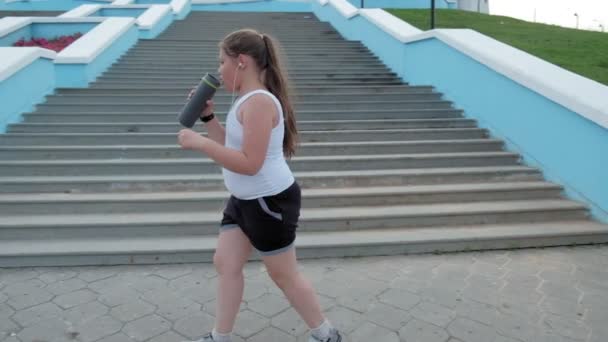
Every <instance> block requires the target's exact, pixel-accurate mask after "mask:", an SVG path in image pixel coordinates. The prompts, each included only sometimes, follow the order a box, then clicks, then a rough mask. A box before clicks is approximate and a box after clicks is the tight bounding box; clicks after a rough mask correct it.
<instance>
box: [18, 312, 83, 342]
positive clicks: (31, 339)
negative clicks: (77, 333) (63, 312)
mask: <svg viewBox="0 0 608 342" xmlns="http://www.w3.org/2000/svg"><path fill="white" fill-rule="evenodd" d="M69 328H70V327H69V326H68V325H67V324H66V323H65V322H64V321H63V320H62V319H60V318H57V317H55V318H51V319H47V320H44V321H41V322H38V323H36V324H33V325H31V326H29V327H27V328H25V329H23V330H21V331H19V332H18V333H17V336H16V337H17V338H18V339H19V340H21V341H23V342H35V341H53V340H56V339H62V338H66V337H67V334H69V332H70V331H69ZM86 342H89V341H86Z"/></svg>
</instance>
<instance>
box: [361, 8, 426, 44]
mask: <svg viewBox="0 0 608 342" xmlns="http://www.w3.org/2000/svg"><path fill="white" fill-rule="evenodd" d="M359 14H360V15H361V16H362V17H364V18H365V19H367V20H368V21H369V22H370V23H372V24H374V25H376V26H378V28H380V29H381V30H384V31H385V32H386V33H388V34H390V35H391V36H393V37H395V38H396V39H397V40H399V41H401V42H406V41H407V40H408V39H410V38H411V37H412V36H414V35H417V34H421V33H422V32H423V31H422V30H420V29H418V28H417V27H415V26H413V25H410V24H408V23H406V22H405V21H403V20H401V19H399V18H397V17H395V16H394V15H392V14H390V13H388V12H386V11H385V10H382V9H379V8H373V9H360V10H359Z"/></svg>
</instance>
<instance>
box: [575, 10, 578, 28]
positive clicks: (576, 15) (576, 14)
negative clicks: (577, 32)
mask: <svg viewBox="0 0 608 342" xmlns="http://www.w3.org/2000/svg"><path fill="white" fill-rule="evenodd" d="M574 16H575V17H576V28H577V29H578V19H579V17H578V13H574Z"/></svg>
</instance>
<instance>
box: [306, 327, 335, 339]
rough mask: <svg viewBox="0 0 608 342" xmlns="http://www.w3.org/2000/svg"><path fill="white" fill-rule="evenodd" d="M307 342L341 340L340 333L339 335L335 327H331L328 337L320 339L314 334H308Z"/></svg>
mask: <svg viewBox="0 0 608 342" xmlns="http://www.w3.org/2000/svg"><path fill="white" fill-rule="evenodd" d="M308 342H342V335H340V332H339V331H338V330H337V329H335V328H331V330H330V331H329V337H328V338H326V339H323V340H320V339H318V338H317V337H316V336H313V335H312V334H310V337H309V338H308Z"/></svg>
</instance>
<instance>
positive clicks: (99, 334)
mask: <svg viewBox="0 0 608 342" xmlns="http://www.w3.org/2000/svg"><path fill="white" fill-rule="evenodd" d="M122 327H123V325H122V323H121V322H120V321H118V320H116V319H115V318H113V317H110V316H107V315H106V316H101V317H98V318H96V319H94V320H90V321H87V322H86V323H83V324H81V325H78V326H76V327H74V328H73V330H72V333H74V334H77V335H78V340H79V341H81V342H93V341H97V340H99V339H101V338H104V337H107V336H111V335H114V334H116V333H117V332H119V331H120V329H122Z"/></svg>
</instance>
